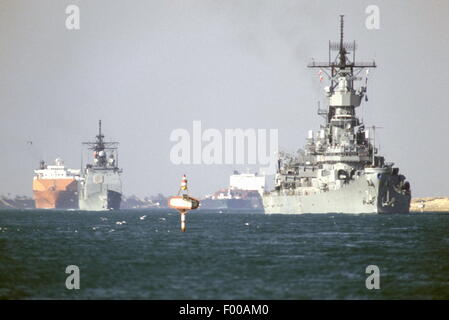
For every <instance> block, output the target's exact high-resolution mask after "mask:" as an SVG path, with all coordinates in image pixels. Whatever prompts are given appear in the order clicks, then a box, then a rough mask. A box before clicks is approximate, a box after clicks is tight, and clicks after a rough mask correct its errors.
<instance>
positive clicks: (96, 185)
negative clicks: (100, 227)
mask: <svg viewBox="0 0 449 320" xmlns="http://www.w3.org/2000/svg"><path fill="white" fill-rule="evenodd" d="M96 138H97V139H96V141H95V142H83V145H84V146H87V149H88V150H91V151H93V163H89V164H87V165H86V167H85V168H83V171H82V174H81V180H80V183H79V192H78V193H79V208H80V210H95V211H100V210H112V209H120V202H121V199H122V183H121V180H120V173H121V172H122V170H121V169H119V167H118V151H117V148H118V142H105V141H104V135H103V134H102V133H101V120H100V121H99V132H98V135H97V136H96Z"/></svg>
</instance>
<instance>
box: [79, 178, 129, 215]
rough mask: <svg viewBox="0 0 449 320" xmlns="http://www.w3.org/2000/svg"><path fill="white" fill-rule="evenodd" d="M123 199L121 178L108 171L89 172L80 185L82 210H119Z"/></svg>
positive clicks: (80, 205)
mask: <svg viewBox="0 0 449 320" xmlns="http://www.w3.org/2000/svg"><path fill="white" fill-rule="evenodd" d="M121 199H122V192H121V182H120V176H119V174H118V173H116V172H108V171H106V170H101V171H94V172H88V173H87V174H86V177H85V180H84V181H82V182H81V183H80V190H79V208H80V210H89V211H102V210H118V209H120V203H121Z"/></svg>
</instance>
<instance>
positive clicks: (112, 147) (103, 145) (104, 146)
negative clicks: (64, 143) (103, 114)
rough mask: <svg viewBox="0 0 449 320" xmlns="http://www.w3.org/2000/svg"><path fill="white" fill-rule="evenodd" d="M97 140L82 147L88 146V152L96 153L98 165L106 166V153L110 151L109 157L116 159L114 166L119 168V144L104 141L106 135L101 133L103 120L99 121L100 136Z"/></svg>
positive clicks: (95, 158) (97, 136)
mask: <svg viewBox="0 0 449 320" xmlns="http://www.w3.org/2000/svg"><path fill="white" fill-rule="evenodd" d="M95 137H96V140H95V141H94V142H83V143H82V145H84V146H87V149H88V150H92V151H94V160H101V161H97V162H96V163H97V165H99V166H102V167H103V166H106V164H107V162H106V161H107V159H106V151H108V154H109V156H110V157H111V156H112V158H113V159H114V162H113V165H114V166H115V167H118V144H119V143H118V142H106V141H105V140H104V135H103V133H102V132H101V120H99V121H98V134H97V135H96V136H95Z"/></svg>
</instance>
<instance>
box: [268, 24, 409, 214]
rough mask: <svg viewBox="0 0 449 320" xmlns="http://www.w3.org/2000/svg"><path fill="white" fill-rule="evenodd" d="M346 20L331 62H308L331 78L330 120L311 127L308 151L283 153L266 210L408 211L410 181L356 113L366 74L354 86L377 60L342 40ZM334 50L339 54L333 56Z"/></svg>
mask: <svg viewBox="0 0 449 320" xmlns="http://www.w3.org/2000/svg"><path fill="white" fill-rule="evenodd" d="M343 22H344V21H343V16H340V41H339V42H336V43H332V42H329V61H328V62H315V61H312V63H310V64H309V65H308V67H310V68H318V69H319V70H320V71H319V75H320V77H321V79H320V80H323V79H324V77H325V76H327V77H328V79H329V80H330V86H327V87H325V88H324V91H325V94H326V97H327V99H328V108H327V110H326V109H324V110H322V109H318V114H319V115H322V116H323V117H324V118H325V124H324V125H322V126H321V128H320V130H319V131H318V132H312V131H309V136H308V139H307V143H306V146H305V148H304V150H299V151H298V153H297V154H296V155H286V154H280V157H279V160H278V168H277V174H276V177H275V190H273V191H271V192H269V193H265V194H264V196H263V205H264V211H265V213H293V214H294V213H334V212H335V213H407V212H409V206H410V199H411V192H410V184H409V183H408V182H407V181H405V177H404V176H403V175H401V174H399V168H397V167H394V164H393V163H388V162H386V161H385V159H384V157H382V156H379V155H377V154H378V152H377V151H378V150H377V148H376V147H375V141H374V135H372V134H373V133H374V131H375V127H372V130H366V129H365V126H364V124H363V123H362V121H360V120H359V119H358V117H357V116H356V112H355V108H356V107H358V106H360V104H361V102H362V98H363V97H365V99H366V90H367V89H366V88H367V87H366V84H367V75H366V78H365V85H364V86H361V87H360V88H355V86H354V84H355V82H356V81H357V80H362V77H361V76H360V75H361V73H362V71H363V70H364V69H366V68H375V67H376V64H375V63H374V62H368V63H366V62H365V63H363V62H356V61H355V50H356V43H355V42H353V43H347V42H344V41H343ZM332 51H337V52H338V54H337V55H336V57H335V59H334V60H332V58H331V52H332ZM350 51H352V57H351V59H350V58H349V57H348V55H350ZM368 70H369V69H367V71H368ZM370 135H372V137H370ZM371 138H372V139H371Z"/></svg>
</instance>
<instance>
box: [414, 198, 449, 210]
mask: <svg viewBox="0 0 449 320" xmlns="http://www.w3.org/2000/svg"><path fill="white" fill-rule="evenodd" d="M410 212H449V197H426V198H413V199H412V202H411V203H410Z"/></svg>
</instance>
